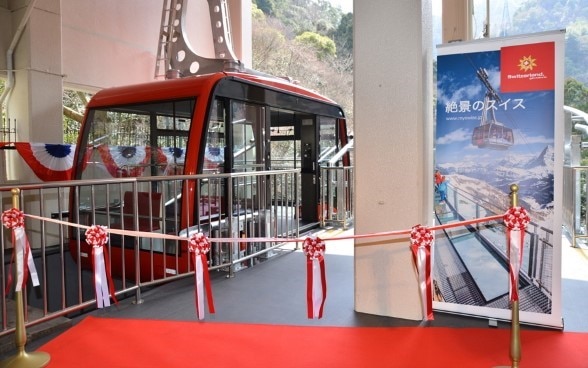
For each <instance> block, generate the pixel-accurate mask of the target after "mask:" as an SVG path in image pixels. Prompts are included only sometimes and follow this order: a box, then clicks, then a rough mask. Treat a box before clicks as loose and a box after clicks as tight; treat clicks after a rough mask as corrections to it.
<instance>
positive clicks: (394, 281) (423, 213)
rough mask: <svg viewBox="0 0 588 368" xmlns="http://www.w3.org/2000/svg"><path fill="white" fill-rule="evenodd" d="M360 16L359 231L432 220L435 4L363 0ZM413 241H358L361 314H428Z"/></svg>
mask: <svg viewBox="0 0 588 368" xmlns="http://www.w3.org/2000/svg"><path fill="white" fill-rule="evenodd" d="M354 15H355V23H354V31H355V35H354V42H353V45H354V58H355V59H354V60H355V64H354V66H355V70H354V73H355V76H354V85H355V91H354V98H355V101H354V107H355V111H354V116H355V173H356V174H355V177H356V184H355V190H356V192H355V201H356V207H355V208H356V217H355V219H356V220H355V232H356V234H370V233H376V232H383V231H394V230H406V229H410V228H411V227H412V226H414V225H417V224H422V225H429V223H428V222H429V221H430V218H431V216H429V215H428V214H432V208H431V205H429V203H432V193H433V188H432V164H431V158H432V154H431V152H430V148H429V147H431V146H432V145H431V140H432V116H431V111H432V110H431V101H432V86H431V83H432V82H431V78H432V77H431V75H432V74H431V69H432V60H431V53H432V30H431V29H432V27H431V23H432V16H431V4H430V1H429V0H421V1H415V0H396V1H389V0H374V1H365V2H364V1H356V2H355V3H354ZM407 239H408V238H407V236H404V237H400V240H398V239H397V238H386V239H383V238H371V239H370V238H368V239H359V240H356V243H355V271H356V272H355V273H356V276H355V289H356V292H355V308H356V310H357V311H359V312H365V313H371V314H377V315H385V316H393V317H399V318H406V319H421V318H422V313H421V302H420V298H419V293H418V285H417V281H416V276H415V271H414V269H413V266H412V259H411V253H410V250H409V245H410V244H409V242H408V240H407Z"/></svg>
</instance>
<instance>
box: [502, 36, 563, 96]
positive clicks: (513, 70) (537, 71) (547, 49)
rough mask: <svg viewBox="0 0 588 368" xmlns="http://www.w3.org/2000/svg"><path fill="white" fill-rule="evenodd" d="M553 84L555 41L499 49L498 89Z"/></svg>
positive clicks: (520, 89)
mask: <svg viewBox="0 0 588 368" xmlns="http://www.w3.org/2000/svg"><path fill="white" fill-rule="evenodd" d="M554 87H555V43H554V42H543V43H531V44H526V45H518V46H508V47H502V48H501V49H500V91H501V92H529V91H545V90H553V89H554Z"/></svg>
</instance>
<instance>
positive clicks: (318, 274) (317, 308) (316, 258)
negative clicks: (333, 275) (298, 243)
mask: <svg viewBox="0 0 588 368" xmlns="http://www.w3.org/2000/svg"><path fill="white" fill-rule="evenodd" d="M303 250H304V254H305V255H306V307H307V313H308V318H322V317H323V307H324V305H325V300H326V299H327V278H326V276H325V242H324V241H323V240H321V238H319V237H308V238H306V239H305V240H304V245H303Z"/></svg>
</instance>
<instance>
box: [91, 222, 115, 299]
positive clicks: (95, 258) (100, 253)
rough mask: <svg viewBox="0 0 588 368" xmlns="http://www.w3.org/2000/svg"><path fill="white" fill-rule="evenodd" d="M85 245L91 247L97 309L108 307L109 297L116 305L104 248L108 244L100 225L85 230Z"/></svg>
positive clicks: (104, 228)
mask: <svg viewBox="0 0 588 368" xmlns="http://www.w3.org/2000/svg"><path fill="white" fill-rule="evenodd" d="M85 234H86V243H88V244H89V245H91V246H92V266H93V269H94V291H95V292H96V303H97V304H98V308H104V307H108V306H110V297H112V299H113V300H114V302H115V303H118V301H117V300H116V296H115V294H114V282H113V281H112V276H111V272H110V262H108V250H107V248H106V247H105V245H106V243H107V242H108V232H106V227H104V226H101V225H93V226H90V228H88V229H87V230H86V233H85Z"/></svg>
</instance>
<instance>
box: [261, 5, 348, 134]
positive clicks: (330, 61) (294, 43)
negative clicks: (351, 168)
mask: <svg viewBox="0 0 588 368" xmlns="http://www.w3.org/2000/svg"><path fill="white" fill-rule="evenodd" d="M252 13H253V27H252V28H253V35H252V37H253V40H252V44H253V69H256V70H259V71H263V72H266V73H268V74H272V75H276V76H281V77H288V78H291V79H292V80H294V81H296V83H299V84H300V85H301V86H304V87H306V88H310V89H312V90H315V91H317V92H319V93H321V94H323V95H325V96H327V97H329V98H331V99H332V100H334V101H335V102H337V103H339V104H340V105H341V106H342V107H343V110H344V112H345V116H346V117H347V119H348V122H347V125H348V127H349V129H350V131H352V128H353V29H352V24H353V14H351V13H348V14H343V12H342V11H341V10H340V9H338V8H334V7H333V6H332V5H331V4H330V3H329V2H328V1H325V0H318V1H313V0H254V1H253V11H252Z"/></svg>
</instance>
